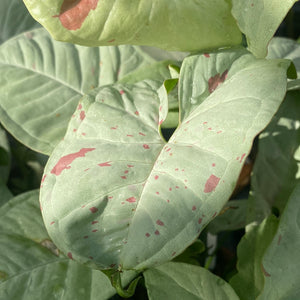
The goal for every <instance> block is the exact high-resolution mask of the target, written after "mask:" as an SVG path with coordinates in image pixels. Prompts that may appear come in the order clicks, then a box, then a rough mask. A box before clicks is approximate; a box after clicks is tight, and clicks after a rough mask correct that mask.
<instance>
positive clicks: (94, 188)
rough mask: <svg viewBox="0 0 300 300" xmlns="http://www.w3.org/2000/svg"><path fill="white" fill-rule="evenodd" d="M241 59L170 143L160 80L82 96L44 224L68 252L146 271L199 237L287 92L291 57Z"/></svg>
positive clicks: (48, 194)
mask: <svg viewBox="0 0 300 300" xmlns="http://www.w3.org/2000/svg"><path fill="white" fill-rule="evenodd" d="M232 51H233V52H234V51H236V50H232ZM220 53H223V51H221V52H220ZM228 56H229V57H230V56H232V53H231V52H230V51H229V52H228ZM238 61H240V64H237V65H234V66H233V68H231V69H230V70H229V72H228V77H227V79H226V80H225V81H224V83H223V84H220V85H219V86H218V88H216V90H215V91H213V92H212V93H211V94H210V96H208V97H207V98H206V99H205V100H204V101H203V102H202V103H201V105H199V106H198V107H196V108H195V109H194V110H193V111H192V113H191V114H190V115H188V116H186V117H185V119H184V122H183V123H181V124H180V125H179V126H178V128H177V130H176V131H175V133H174V135H173V136H172V137H171V139H170V140H169V141H168V143H166V142H165V141H164V140H163V139H162V137H161V135H160V125H161V123H162V122H163V121H164V120H165V118H166V116H167V112H168V98H167V96H166V90H165V88H164V87H163V88H159V83H157V82H153V81H145V82H140V83H138V84H135V85H121V84H115V85H111V86H105V87H102V88H99V89H95V90H94V91H92V92H91V93H90V94H89V95H87V96H85V97H84V98H83V99H82V101H81V102H80V104H79V105H78V107H77V109H76V112H75V114H74V118H72V121H71V122H70V124H69V127H68V131H67V134H66V136H65V138H64V140H63V141H62V142H61V143H60V144H59V145H58V146H57V148H56V149H55V150H54V152H53V153H52V155H51V157H50V159H49V161H48V164H47V166H46V169H45V173H44V174H45V177H44V182H43V184H42V185H43V187H42V191H41V203H42V206H43V215H44V220H45V224H46V227H47V229H48V232H49V234H50V236H51V238H52V239H53V240H54V242H55V244H57V246H58V247H59V248H60V249H62V250H63V251H64V252H65V253H70V255H71V254H72V256H73V257H74V259H75V260H78V261H81V262H83V263H86V264H89V265H90V266H92V267H95V268H103V269H109V268H121V269H125V270H126V269H137V270H141V269H145V268H147V267H151V266H153V265H157V264H160V263H163V262H166V261H168V260H171V259H172V258H174V257H175V256H176V255H179V254H180V253H181V252H183V251H184V249H185V248H186V247H187V246H188V245H190V244H191V243H192V242H193V241H194V240H195V239H196V238H197V236H198V235H199V233H200V232H201V230H202V229H203V227H204V226H205V225H206V224H207V223H209V222H210V221H211V220H212V219H213V218H214V217H215V216H216V215H217V213H218V212H219V211H220V210H221V209H222V207H223V206H224V204H225V203H226V201H227V200H228V198H229V197H230V195H231V194H232V192H233V190H234V187H235V184H236V180H237V178H238V176H239V173H240V171H241V168H242V165H243V164H242V163H243V161H244V159H245V158H246V156H247V154H248V153H249V151H250V149H251V145H252V141H253V139H254V137H255V136H256V135H257V134H258V133H259V132H260V131H261V130H262V129H263V128H264V127H265V126H266V125H267V124H268V122H269V121H270V120H271V118H272V116H273V115H274V113H275V112H276V110H277V109H278V106H279V105H280V102H281V101H282V99H283V97H284V94H285V89H286V69H287V67H288V66H289V64H290V62H289V61H284V60H272V61H271V60H257V59H255V58H254V57H253V56H251V55H250V56H249V55H248V54H245V56H244V57H242V58H239V59H238ZM262 74H263V76H262ZM182 76H185V73H183V74H182ZM201 77H202V76H201V73H200V72H199V76H195V77H194V78H193V82H192V84H193V85H197V84H198V80H199V78H201ZM181 79H182V81H184V78H181ZM180 100H182V101H185V100H186V101H188V99H185V98H184V96H182V95H181V96H180ZM182 101H181V102H182ZM53 222H54V223H53ZM91 257H92V258H93V259H91Z"/></svg>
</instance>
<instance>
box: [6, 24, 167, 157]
mask: <svg viewBox="0 0 300 300" xmlns="http://www.w3.org/2000/svg"><path fill="white" fill-rule="evenodd" d="M151 63H156V60H154V59H153V58H152V57H150V56H149V55H148V54H145V53H144V52H143V51H142V50H140V48H139V47H133V46H120V47H103V48H87V47H81V46H75V45H71V44H67V43H61V42H56V41H54V40H53V39H51V37H50V36H49V34H48V33H47V32H46V31H45V30H43V29H38V30H34V31H31V32H27V33H24V34H22V35H20V36H18V37H17V38H14V39H12V40H9V41H7V42H6V43H4V44H2V45H1V46H0V72H1V77H0V89H1V94H0V120H1V122H2V123H3V125H4V126H5V127H6V128H7V130H8V131H9V132H10V133H11V134H13V135H14V136H15V137H16V138H17V139H18V140H20V141H21V142H22V143H24V144H25V145H26V146H28V147H29V148H32V149H34V150H36V151H39V152H42V153H45V154H50V153H51V152H52V150H53V148H54V147H55V146H56V144H57V143H58V142H59V141H60V140H61V139H62V138H63V136H64V134H65V131H66V128H67V124H68V122H69V119H70V118H71V115H72V113H73V111H74V110H75V108H76V106H77V104H78V101H79V99H80V98H81V97H82V95H83V94H84V93H87V92H89V91H90V90H91V89H93V88H95V87H98V86H102V85H106V84H111V83H114V82H116V81H118V80H120V79H121V78H123V77H124V76H126V75H127V74H129V73H131V72H134V71H138V70H139V69H140V68H141V69H142V70H143V69H144V70H145V68H144V67H146V66H147V65H149V64H151ZM167 64H168V63H165V64H164V63H162V64H157V65H156V67H154V68H152V73H151V74H150V73H149V72H148V73H147V74H145V71H144V72H143V71H139V72H137V74H135V75H132V76H131V77H130V78H129V79H130V81H131V82H135V80H137V81H138V80H141V79H144V78H147V76H150V75H151V76H153V77H155V78H156V79H157V80H164V79H165V78H168V74H169V71H168V69H167ZM134 73H135V72H134Z"/></svg>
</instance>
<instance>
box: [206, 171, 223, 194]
mask: <svg viewBox="0 0 300 300" xmlns="http://www.w3.org/2000/svg"><path fill="white" fill-rule="evenodd" d="M219 181H220V178H219V177H217V176H215V175H213V174H212V175H210V177H209V178H208V179H207V181H206V183H205V187H204V193H210V192H212V191H214V190H215V189H216V187H217V185H218V183H219Z"/></svg>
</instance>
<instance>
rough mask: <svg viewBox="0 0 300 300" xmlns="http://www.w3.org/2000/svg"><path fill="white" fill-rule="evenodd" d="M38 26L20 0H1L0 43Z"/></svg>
mask: <svg viewBox="0 0 300 300" xmlns="http://www.w3.org/2000/svg"><path fill="white" fill-rule="evenodd" d="M39 26H40V25H39V23H37V22H36V21H35V20H34V19H33V18H32V17H31V15H30V14H29V12H28V10H27V9H26V7H25V5H24V3H23V1H22V0H1V2H0V44H1V43H3V42H5V41H6V40H8V39H9V38H11V37H13V36H15V35H17V34H19V33H22V32H24V31H28V30H31V29H33V28H36V27H39Z"/></svg>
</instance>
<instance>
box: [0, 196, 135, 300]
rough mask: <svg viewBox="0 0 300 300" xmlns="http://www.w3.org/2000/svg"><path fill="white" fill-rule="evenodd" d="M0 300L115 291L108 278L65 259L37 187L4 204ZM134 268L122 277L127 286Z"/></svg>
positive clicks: (87, 296) (106, 295)
mask: <svg viewBox="0 0 300 300" xmlns="http://www.w3.org/2000/svg"><path fill="white" fill-rule="evenodd" d="M0 229H1V235H0V298H1V299H15V300H19V299H26V300H27V299H28V300H31V299H62V298H63V299H79V300H85V299H92V300H96V299H103V300H106V299H108V298H109V297H111V296H112V295H114V294H115V290H114V289H113V288H112V286H111V284H110V282H109V280H108V278H107V277H106V276H105V275H104V274H103V273H101V272H100V271H96V270H91V269H89V268H86V267H84V266H81V265H79V264H78V263H76V262H74V261H72V260H70V259H69V258H66V257H65V256H63V255H61V254H60V253H59V250H58V249H57V248H56V247H55V245H54V244H53V243H52V242H51V240H50V239H49V236H48V235H47V232H46V230H45V227H44V225H43V221H42V218H41V214H40V209H39V204H38V191H33V192H28V193H25V194H22V195H20V196H18V197H15V198H14V199H12V200H10V201H9V202H8V203H6V204H5V205H3V206H2V207H0ZM133 275H134V274H132V272H131V273H130V274H126V275H124V277H125V278H123V280H124V283H125V284H126V283H127V282H128V281H129V280H131V279H132V278H133Z"/></svg>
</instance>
